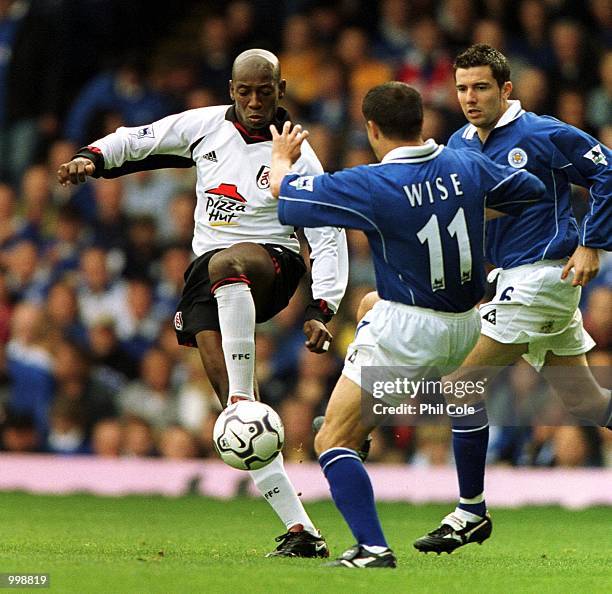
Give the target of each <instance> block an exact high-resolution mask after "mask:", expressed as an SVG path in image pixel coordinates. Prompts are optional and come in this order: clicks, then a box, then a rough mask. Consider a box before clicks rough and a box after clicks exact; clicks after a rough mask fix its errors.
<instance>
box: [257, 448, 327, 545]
mask: <svg viewBox="0 0 612 594" xmlns="http://www.w3.org/2000/svg"><path fill="white" fill-rule="evenodd" d="M249 474H250V475H251V478H252V479H253V482H254V483H255V485H256V486H257V488H258V489H259V491H260V493H261V494H262V495H263V497H264V498H265V499H266V501H267V502H268V503H269V504H270V505H271V506H272V508H273V509H274V511H275V512H276V515H277V516H278V517H279V518H280V519H281V521H282V522H283V523H284V524H285V526H286V527H287V529H289V528H291V527H292V526H295V525H296V524H302V526H304V530H306V532H310V533H311V534H314V535H315V536H319V532H318V531H317V529H316V528H315V527H314V526H313V524H312V521H311V520H310V518H309V517H308V514H307V513H306V510H305V509H304V506H303V505H302V502H301V501H300V499H299V497H298V496H297V493H296V492H295V489H294V488H293V485H292V484H291V482H290V481H289V477H288V476H287V473H286V472H285V465H284V464H283V455H282V454H279V455H278V456H277V457H276V458H274V460H272V462H270V464H268V465H267V466H264V467H263V468H260V469H259V470H250V471H249Z"/></svg>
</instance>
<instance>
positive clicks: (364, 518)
mask: <svg viewBox="0 0 612 594" xmlns="http://www.w3.org/2000/svg"><path fill="white" fill-rule="evenodd" d="M319 464H320V465H321V468H322V469H323V474H324V475H325V478H326V479H327V482H328V483H329V490H330V491H331V495H332V498H333V500H334V503H335V504H336V507H337V508H338V510H339V511H340V513H341V514H342V515H343V516H344V519H345V521H346V523H347V524H348V525H349V528H350V529H351V531H352V533H353V536H354V537H355V540H356V541H357V543H358V544H360V545H369V546H381V547H388V545H387V541H386V540H385V536H384V534H383V531H382V528H381V526H380V520H379V519H378V514H377V513H376V505H375V503H374V492H373V490H372V483H371V482H370V477H369V476H368V473H367V471H366V469H365V468H364V466H363V462H362V461H361V459H360V458H359V456H358V455H357V452H356V451H355V450H350V449H349V448H331V449H329V450H327V451H325V452H323V453H322V454H321V455H320V456H319Z"/></svg>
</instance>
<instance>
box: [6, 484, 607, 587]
mask: <svg viewBox="0 0 612 594" xmlns="http://www.w3.org/2000/svg"><path fill="white" fill-rule="evenodd" d="M308 509H309V511H310V512H311V513H312V516H313V517H314V518H315V520H316V522H317V523H318V525H319V526H320V527H321V529H322V531H323V532H324V534H325V536H326V537H327V539H328V542H329V544H330V546H331V547H332V553H333V554H334V555H337V554H339V553H341V552H342V551H343V550H344V549H345V548H346V547H348V546H350V545H352V544H353V542H352V538H351V535H350V533H349V531H348V529H347V528H346V527H345V525H344V523H343V522H342V520H341V518H340V516H339V515H338V512H337V511H336V510H335V508H334V507H333V505H332V504H331V503H329V502H321V503H316V504H311V505H309V506H308ZM379 509H380V515H381V519H382V522H383V525H384V528H385V530H386V532H387V535H388V537H389V540H390V542H391V544H392V546H393V548H394V549H395V551H396V553H397V554H398V558H399V564H400V566H399V568H398V569H397V570H346V569H329V568H324V567H321V561H319V560H310V559H265V558H264V554H265V553H266V552H267V551H269V550H270V549H271V548H273V546H274V541H273V537H274V536H276V535H277V534H279V533H281V532H282V531H283V530H282V526H280V525H279V523H278V521H277V520H276V517H275V516H274V515H273V513H272V511H271V510H270V509H269V508H268V505H267V504H266V503H265V502H264V501H260V500H256V499H254V500H250V499H240V500H234V501H212V500H210V499H204V498H201V497H195V496H193V497H183V498H180V499H171V498H163V497H126V498H119V499H114V498H101V497H94V496H89V495H74V496H57V497H55V496H36V495H27V494H22V493H0V520H1V521H0V572H22V573H37V572H40V573H49V574H50V584H51V586H50V589H48V590H42V589H37V590H24V589H21V590H16V591H18V592H26V591H32V592H58V593H62V594H64V593H72V592H74V593H79V594H84V593H97V592H100V593H104V594H115V593H123V592H126V593H139V594H140V593H143V594H152V593H158V592H159V593H164V594H166V593H175V592H176V593H180V594H184V593H191V592H194V593H201V592H202V593H207V594H208V593H217V592H219V593H223V594H233V593H242V592H245V593H247V594H256V593H260V592H265V593H266V594H275V593H281V592H282V593H285V592H296V593H298V594H301V593H304V592H316V593H319V592H321V593H324V592H342V593H343V594H349V593H352V592H369V593H374V594H378V593H387V592H389V593H399V592H427V593H429V594H436V593H451V592H466V593H467V592H470V593H480V592H482V593H485V592H486V593H487V594H497V593H500V594H501V593H503V594H506V593H513V594H514V593H523V592H530V593H534V594H536V593H537V594H543V593H548V592H550V593H553V592H554V593H555V594H560V593H572V594H594V593H599V592H601V593H604V592H605V593H608V594H609V593H610V592H612V531H611V528H612V508H603V507H600V508H591V509H587V510H582V511H566V510H561V509H559V508H523V509H519V510H495V509H493V510H491V511H492V514H493V521H494V529H493V537H492V538H491V539H490V540H489V541H487V542H486V543H485V544H484V545H482V546H479V545H475V544H472V545H469V546H467V547H465V548H463V549H460V550H458V551H456V552H455V553H453V554H452V555H440V556H436V555H433V554H431V553H430V554H429V555H424V554H422V553H417V552H416V551H415V550H414V549H413V548H412V541H413V540H414V538H416V537H418V536H420V535H421V534H422V533H424V532H426V531H427V530H428V529H431V528H432V527H434V526H435V525H436V523H437V522H438V520H439V519H440V518H441V517H442V516H443V515H444V514H445V513H447V512H448V511H449V508H448V507H447V506H439V505H426V506H413V505H408V504H402V503H397V504H381V505H380V506H379Z"/></svg>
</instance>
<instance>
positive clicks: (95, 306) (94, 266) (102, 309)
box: [78, 246, 125, 326]
mask: <svg viewBox="0 0 612 594" xmlns="http://www.w3.org/2000/svg"><path fill="white" fill-rule="evenodd" d="M80 280H81V286H80V287H79V289H78V297H79V310H80V313H81V318H82V319H83V322H84V323H85V325H86V326H91V325H92V324H93V323H94V322H96V321H97V320H98V319H99V318H110V319H112V320H114V321H115V322H117V321H118V312H120V311H122V310H123V309H124V303H125V287H124V285H123V284H122V283H118V282H114V281H113V279H112V276H111V272H110V270H109V264H108V253H107V252H106V251H105V250H104V249H103V248H101V247H96V246H92V247H89V248H87V249H85V250H84V251H83V253H82V254H81V265H80Z"/></svg>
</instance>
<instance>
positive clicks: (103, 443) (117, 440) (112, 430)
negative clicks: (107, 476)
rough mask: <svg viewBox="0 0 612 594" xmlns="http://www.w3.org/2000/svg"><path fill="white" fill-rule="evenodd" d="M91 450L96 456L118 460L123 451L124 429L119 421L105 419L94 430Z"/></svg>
mask: <svg viewBox="0 0 612 594" xmlns="http://www.w3.org/2000/svg"><path fill="white" fill-rule="evenodd" d="M91 450H92V453H93V454H95V455H96V456H101V457H103V458H118V457H119V456H121V454H122V450H123V428H122V425H121V421H119V420H118V419H104V420H103V421H100V422H99V423H96V425H95V426H94V428H93V433H92V436H91Z"/></svg>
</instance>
